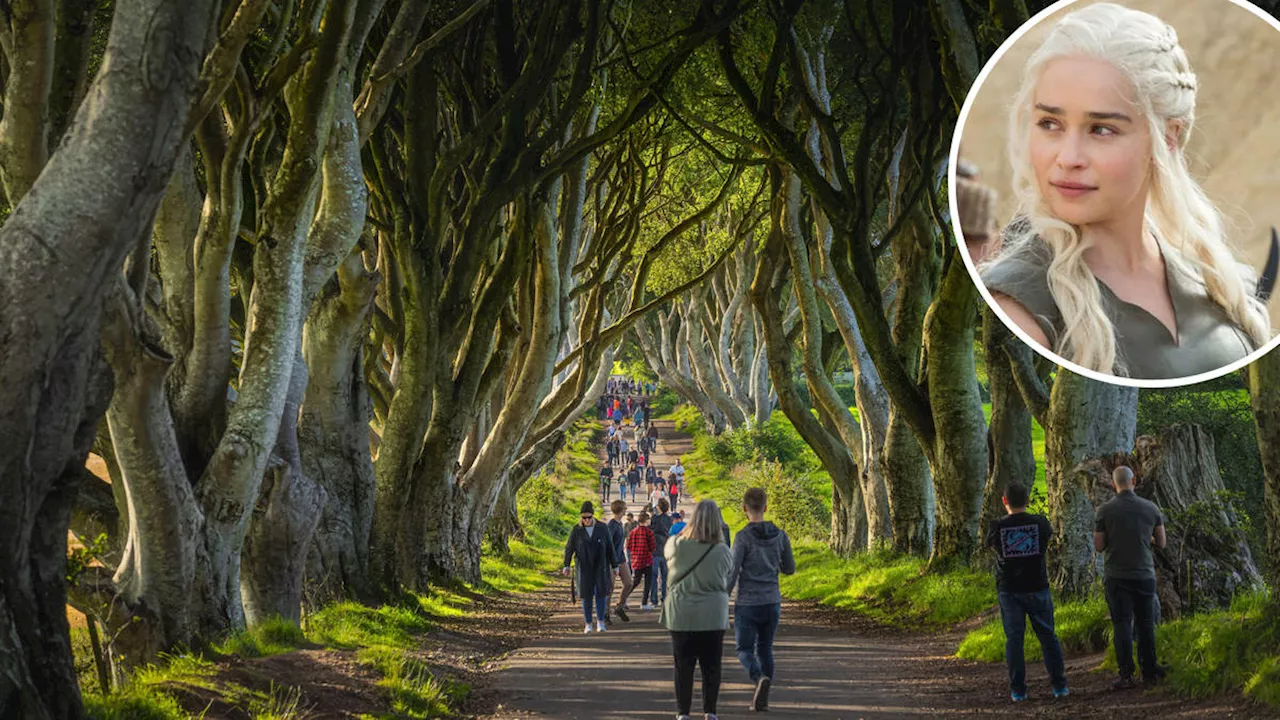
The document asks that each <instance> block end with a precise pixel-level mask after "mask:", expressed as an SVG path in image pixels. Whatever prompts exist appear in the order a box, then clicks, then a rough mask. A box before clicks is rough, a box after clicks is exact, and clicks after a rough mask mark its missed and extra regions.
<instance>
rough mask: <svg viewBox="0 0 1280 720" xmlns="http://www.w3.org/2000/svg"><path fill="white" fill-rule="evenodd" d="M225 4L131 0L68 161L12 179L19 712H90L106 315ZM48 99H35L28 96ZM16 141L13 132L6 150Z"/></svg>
mask: <svg viewBox="0 0 1280 720" xmlns="http://www.w3.org/2000/svg"><path fill="white" fill-rule="evenodd" d="M51 6H52V3H21V4H16V5H6V6H5V8H4V15H5V18H4V20H5V24H6V26H9V27H13V26H12V25H10V21H11V19H12V18H11V16H10V15H11V13H13V12H15V11H16V12H17V13H18V19H19V20H20V21H22V23H20V25H19V27H18V28H17V29H19V30H20V31H21V32H23V33H29V34H30V35H31V36H33V37H34V36H41V37H42V39H43V42H48V40H49V38H50V36H55V37H56V33H55V32H54V31H53V29H52V28H51V27H50V26H49V25H48V23H50V22H51V21H52V13H51V12H49V10H50V8H51ZM217 10H218V3H216V2H200V1H198V0H197V1H195V2H191V3H184V4H182V5H181V6H179V4H178V3H172V2H164V1H162V0H119V2H117V3H116V9H115V17H114V21H113V22H112V24H111V32H110V36H109V38H108V40H107V46H106V50H105V53H104V56H103V59H102V66H103V72H101V73H99V74H98V75H97V77H96V78H95V79H94V80H93V82H92V84H90V85H89V87H88V90H87V91H86V93H85V95H84V97H85V101H84V102H83V103H81V104H80V106H79V107H78V109H76V110H74V112H72V111H70V110H68V113H69V114H70V115H71V116H73V117H74V119H73V120H71V121H70V123H69V129H68V130H67V132H66V134H65V136H64V137H63V138H62V141H61V144H60V145H59V147H58V150H57V152H55V153H54V154H53V155H52V156H51V157H49V158H48V161H47V163H44V164H43V166H42V167H34V168H33V167H30V166H29V165H25V166H24V165H23V163H16V164H10V165H8V167H7V169H6V171H5V175H6V177H5V186H6V195H7V199H8V201H9V203H10V205H11V207H12V208H13V210H12V214H11V215H10V216H9V217H8V218H7V219H6V221H5V224H4V226H3V228H0V267H3V268H4V269H5V272H4V279H3V281H0V328H3V329H2V330H0V336H3V337H4V338H6V340H5V342H3V343H0V370H2V371H3V372H2V374H3V376H4V378H5V380H6V382H5V383H4V385H3V387H2V388H0V406H2V407H4V412H3V416H2V417H0V429H2V430H3V433H4V436H5V438H6V441H5V442H4V443H3V444H0V497H3V498H4V501H3V503H0V635H3V637H4V638H5V642H4V643H3V644H2V645H0V715H3V716H5V717H23V718H49V719H50V720H53V719H54V718H76V717H81V716H82V715H83V712H84V711H83V708H82V706H81V701H80V691H79V688H78V686H77V684H76V676H75V672H74V669H73V667H72V662H71V648H70V640H69V631H68V628H67V621H66V610H65V606H66V597H67V595H66V586H65V582H66V581H65V574H66V554H67V540H66V537H67V535H66V532H67V523H68V520H69V518H70V515H71V508H72V505H73V504H74V502H75V497H76V491H77V484H78V482H79V480H80V478H81V476H82V473H83V467H84V462H85V457H86V455H87V453H88V451H89V446H90V444H91V443H92V441H93V437H94V434H95V431H96V427H97V423H98V419H99V418H100V417H101V415H102V412H103V410H104V409H105V406H106V404H107V403H108V401H109V400H110V398H111V394H112V393H111V381H110V376H109V375H108V374H107V373H106V371H105V367H104V360H103V357H102V355H101V353H100V352H99V351H98V328H99V322H100V319H99V313H98V311H99V308H100V306H101V304H102V300H103V297H104V296H105V295H106V293H107V291H108V290H109V288H110V287H111V286H112V284H114V282H115V278H116V275H117V274H118V272H119V268H120V267H121V265H122V264H123V261H124V258H125V256H126V255H127V253H128V252H129V251H130V250H132V249H133V248H135V247H137V245H138V244H139V239H140V238H142V237H145V236H147V235H148V234H149V228H150V225H151V220H152V218H153V217H154V215H155V212H156V208H157V206H158V205H159V202H160V198H161V195H162V194H163V192H164V189H165V186H166V183H167V182H168V179H169V173H170V171H171V169H172V167H173V164H174V162H175V160H176V158H177V156H178V155H179V151H180V148H181V145H182V140H183V126H184V124H185V123H186V121H187V118H188V114H189V108H190V105H191V100H192V98H193V96H194V95H195V93H196V91H197V87H198V83H197V81H198V80H199V79H200V78H201V77H202V75H201V72H200V61H201V59H202V58H203V57H204V55H205V49H206V45H205V43H206V40H207V38H208V37H209V30H210V28H211V27H212V24H213V23H214V22H215V19H216V15H217ZM37 11H39V12H37ZM26 22H30V23H35V24H36V25H34V26H31V25H25V23H26ZM41 23H43V26H41V25H40V24H41ZM7 29H8V28H6V30H7ZM5 35H6V38H5V44H4V52H5V56H6V62H7V63H8V65H9V67H10V68H13V67H14V66H15V65H21V64H23V63H25V62H26V61H27V60H26V59H25V57H24V56H20V55H18V54H17V53H20V52H25V51H26V48H27V47H31V48H32V51H33V52H37V53H43V54H38V55H37V56H36V57H34V58H31V60H32V65H31V66H30V69H32V70H34V71H35V72H37V73H39V72H48V68H47V66H45V67H43V68H42V67H41V62H42V61H47V59H48V54H47V50H45V49H44V48H42V47H41V45H40V44H39V42H38V41H37V42H36V43H35V44H34V45H33V46H26V45H24V43H26V42H27V40H18V39H16V38H12V37H8V33H7V32H6V33H5ZM45 87H47V84H46V85H45ZM14 97H16V96H14ZM41 97H45V96H42V95H40V94H39V93H38V92H37V93H35V94H33V95H32V96H30V97H28V98H26V100H25V101H26V102H30V103H39V102H40V100H41ZM9 98H10V96H9V95H8V93H6V101H7V100H8V99H9ZM11 110H12V112H15V113H19V112H22V110H21V109H20V108H19V107H18V105H17V104H15V105H12V106H11V105H9V103H8V102H6V105H5V111H6V124H7V125H8V128H9V129H8V130H6V132H13V133H25V132H26V131H24V130H21V129H20V126H21V124H20V123H18V122H17V118H14V120H13V121H9V113H10V111H11ZM27 127H28V128H30V126H29V125H28V126H27ZM34 132H35V133H36V134H43V133H44V132H45V131H44V130H43V129H36V130H35V131H34ZM46 137H47V136H46ZM14 139H15V135H13V134H11V135H9V136H8V137H6V141H7V142H6V143H5V144H6V147H13V146H12V145H10V143H9V142H8V141H12V140H14ZM35 139H36V138H33V137H32V136H31V135H27V137H23V138H22V140H23V141H24V142H25V141H27V140H35ZM140 139H141V141H140ZM42 147H44V148H47V145H43V146H42ZM29 149H30V148H27V150H29ZM35 161H36V162H39V161H40V158H39V157H36V159H35ZM24 178H25V179H24ZM121 178H128V181H127V182H122V181H121Z"/></svg>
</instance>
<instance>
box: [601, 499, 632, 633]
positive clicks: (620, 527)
mask: <svg viewBox="0 0 1280 720" xmlns="http://www.w3.org/2000/svg"><path fill="white" fill-rule="evenodd" d="M609 510H610V511H612V512H613V518H611V519H610V520H609V524H608V526H607V527H608V528H609V538H610V540H611V541H612V542H613V553H614V559H615V560H616V561H617V565H616V567H617V568H618V573H617V577H618V578H619V579H621V580H622V594H621V595H619V596H618V604H617V605H614V604H613V583H610V585H609V606H610V607H612V608H613V612H614V613H616V614H617V616H618V617H620V618H622V621H623V622H631V618H630V617H628V616H627V598H628V597H629V596H630V595H631V590H632V588H634V587H635V584H634V583H633V582H632V581H631V568H630V567H629V566H628V563H627V558H626V544H627V532H626V526H625V524H624V523H623V516H622V514H623V513H625V512H626V511H627V503H626V501H625V500H614V501H613V504H611V505H610V506H609ZM608 622H609V615H608V614H607V613H606V614H605V624H608Z"/></svg>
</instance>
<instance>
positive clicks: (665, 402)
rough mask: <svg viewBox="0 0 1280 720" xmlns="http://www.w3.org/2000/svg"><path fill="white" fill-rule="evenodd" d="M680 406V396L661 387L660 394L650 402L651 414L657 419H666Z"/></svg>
mask: <svg viewBox="0 0 1280 720" xmlns="http://www.w3.org/2000/svg"><path fill="white" fill-rule="evenodd" d="M679 404H680V396H679V395H677V394H676V393H675V391H674V390H672V389H670V388H667V387H659V388H658V392H657V393H656V394H655V395H653V397H652V399H650V400H649V412H651V413H653V416H654V417H655V418H659V417H666V416H667V415H669V414H670V413H671V412H672V411H674V410H675V409H676V406H677V405H679Z"/></svg>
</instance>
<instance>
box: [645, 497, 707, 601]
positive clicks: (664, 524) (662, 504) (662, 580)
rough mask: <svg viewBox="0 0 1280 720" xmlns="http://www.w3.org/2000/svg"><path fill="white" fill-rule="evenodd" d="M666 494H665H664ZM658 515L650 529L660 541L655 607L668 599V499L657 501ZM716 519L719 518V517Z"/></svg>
mask: <svg viewBox="0 0 1280 720" xmlns="http://www.w3.org/2000/svg"><path fill="white" fill-rule="evenodd" d="M658 488H659V490H658V492H659V493H662V486H661V485H659V486H658ZM662 494H665V493H662ZM657 508H658V514H657V515H655V516H654V518H653V522H652V523H651V525H650V527H651V528H653V536H654V537H655V538H656V539H657V541H658V552H657V553H656V556H655V557H654V559H653V595H652V596H651V599H652V601H653V604H654V605H658V604H661V603H662V602H663V601H665V600H666V599H667V556H666V554H665V553H663V552H662V548H664V547H666V545H667V537H668V536H670V534H671V516H670V515H668V514H667V511H668V510H670V509H671V505H670V504H668V503H667V499H666V498H664V497H661V496H659V497H658V500H657ZM716 517H719V515H717V516H716Z"/></svg>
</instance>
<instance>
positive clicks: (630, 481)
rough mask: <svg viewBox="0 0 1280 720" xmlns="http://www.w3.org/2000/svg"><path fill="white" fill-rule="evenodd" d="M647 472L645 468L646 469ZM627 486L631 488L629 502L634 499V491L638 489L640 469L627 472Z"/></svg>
mask: <svg viewBox="0 0 1280 720" xmlns="http://www.w3.org/2000/svg"><path fill="white" fill-rule="evenodd" d="M646 472H647V470H646ZM627 486H628V487H630V488H631V502H635V501H636V491H637V490H639V489H640V469H639V468H637V469H636V471H635V472H634V473H631V472H628V473H627Z"/></svg>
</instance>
